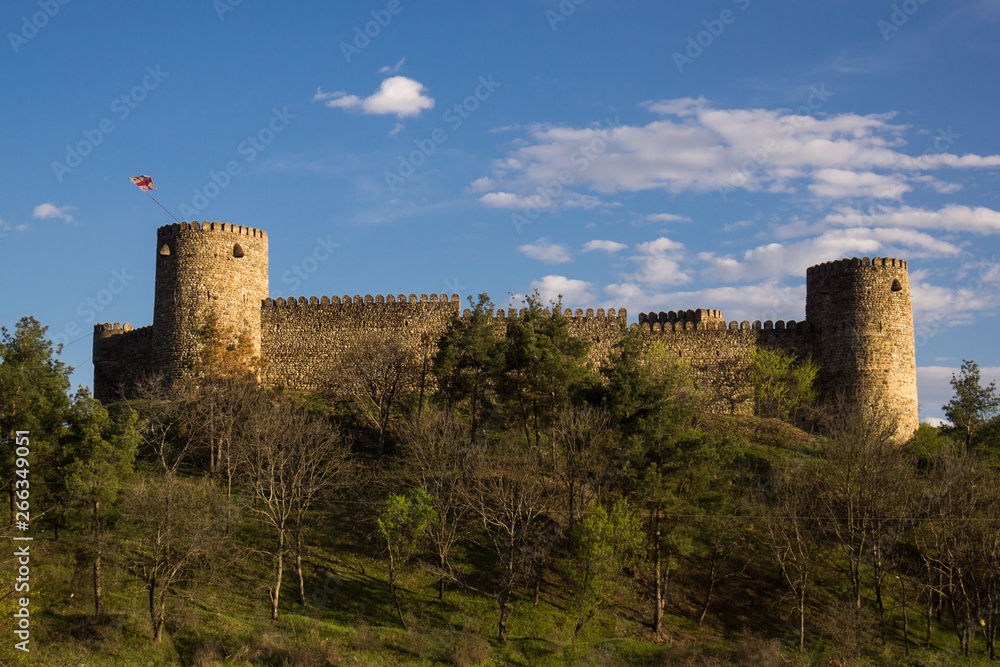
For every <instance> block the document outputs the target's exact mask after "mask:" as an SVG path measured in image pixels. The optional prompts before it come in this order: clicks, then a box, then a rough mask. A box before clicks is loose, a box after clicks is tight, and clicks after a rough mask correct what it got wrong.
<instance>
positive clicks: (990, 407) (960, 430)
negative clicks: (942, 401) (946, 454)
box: [942, 359, 1000, 451]
mask: <svg viewBox="0 0 1000 667" xmlns="http://www.w3.org/2000/svg"><path fill="white" fill-rule="evenodd" d="M951 387H952V389H954V390H955V396H954V397H953V398H952V399H951V400H950V401H948V403H947V404H946V405H944V406H943V407H942V409H943V410H944V416H945V417H946V418H947V419H948V421H950V422H951V423H952V426H951V427H949V428H947V429H945V432H946V433H951V434H954V435H957V436H958V437H960V438H961V439H962V441H963V442H965V448H966V449H967V450H969V451H972V449H973V447H974V446H975V445H976V444H978V442H979V440H980V436H982V435H984V434H985V432H986V429H985V428H984V427H985V426H986V425H987V424H989V423H990V421H992V420H993V418H994V417H996V415H997V413H998V412H1000V396H997V387H996V383H995V382H990V383H989V384H988V385H985V386H984V385H983V383H982V379H981V376H980V372H979V364H977V363H976V362H975V361H970V360H968V359H963V360H962V368H961V370H960V371H959V372H958V374H957V375H955V374H954V373H953V374H952V376H951Z"/></svg>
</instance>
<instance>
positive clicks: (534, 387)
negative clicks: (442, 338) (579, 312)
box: [497, 292, 590, 464]
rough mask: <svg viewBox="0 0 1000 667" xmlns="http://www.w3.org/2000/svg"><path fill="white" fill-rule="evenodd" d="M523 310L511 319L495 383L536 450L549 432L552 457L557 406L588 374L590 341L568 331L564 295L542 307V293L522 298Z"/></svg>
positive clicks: (510, 412)
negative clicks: (553, 429) (552, 428)
mask: <svg viewBox="0 0 1000 667" xmlns="http://www.w3.org/2000/svg"><path fill="white" fill-rule="evenodd" d="M524 304H525V308H524V309H523V313H524V314H523V315H521V316H520V317H518V318H510V319H508V321H507V332H506V335H505V337H504V340H503V350H504V354H503V360H504V366H503V369H502V372H501V373H500V374H499V375H498V377H497V388H498V393H499V394H500V397H501V399H502V400H503V402H504V405H505V406H506V409H507V412H508V413H509V414H511V415H512V416H513V417H514V421H515V423H516V424H517V425H518V426H519V427H520V429H521V430H522V432H523V433H524V436H525V440H527V441H528V442H529V443H532V444H533V446H534V447H535V450H536V451H539V452H540V451H542V449H543V438H544V437H545V435H547V436H548V440H549V443H550V445H551V448H552V451H551V454H552V460H553V464H554V463H555V456H556V453H555V444H554V440H553V437H552V435H553V434H552V433H551V427H552V424H553V422H554V419H555V417H556V415H557V413H558V411H559V410H560V409H562V408H564V407H565V406H566V405H567V404H568V403H569V399H570V396H571V392H573V390H574V388H576V387H577V386H579V385H580V384H581V383H582V382H583V379H584V377H586V375H587V368H586V363H587V352H588V349H589V346H590V345H589V342H588V341H587V340H586V339H584V338H580V337H575V336H572V335H570V330H569V324H570V321H569V318H567V317H566V316H565V315H564V314H563V313H562V301H561V300H560V301H557V302H553V303H551V304H550V306H551V311H550V310H549V309H548V308H544V307H543V304H542V301H541V299H540V297H539V296H538V293H537V292H536V293H535V294H532V295H528V296H527V297H525V299H524Z"/></svg>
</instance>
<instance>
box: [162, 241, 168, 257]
mask: <svg viewBox="0 0 1000 667" xmlns="http://www.w3.org/2000/svg"><path fill="white" fill-rule="evenodd" d="M160 254H161V255H169V254H170V246H169V245H167V244H166V243H164V244H163V247H161V248H160Z"/></svg>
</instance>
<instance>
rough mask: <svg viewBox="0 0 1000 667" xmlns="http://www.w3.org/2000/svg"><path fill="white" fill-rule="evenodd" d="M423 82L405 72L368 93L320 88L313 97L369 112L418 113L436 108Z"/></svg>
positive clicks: (331, 104)
mask: <svg viewBox="0 0 1000 667" xmlns="http://www.w3.org/2000/svg"><path fill="white" fill-rule="evenodd" d="M424 92H425V89H424V85H423V84H422V83H420V82H419V81H415V80H413V79H410V78H407V77H405V76H393V77H389V78H388V79H386V80H385V81H383V82H382V84H381V85H380V86H379V89H378V90H377V91H375V92H374V93H373V94H372V95H370V96H369V97H366V98H364V99H362V98H360V97H358V96H357V95H348V94H347V93H346V92H344V91H342V90H338V91H336V92H333V93H324V92H323V91H322V90H320V89H317V90H316V94H315V95H314V96H313V100H314V101H323V102H325V103H326V106H328V107H331V108H334V109H336V108H340V109H356V108H359V107H360V108H361V110H362V111H364V112H365V113H366V114H378V115H388V114H395V115H396V116H398V117H399V118H403V117H406V116H417V115H419V114H420V112H421V111H423V110H425V109H433V108H434V100H433V98H431V97H429V96H428V95H425V94H424Z"/></svg>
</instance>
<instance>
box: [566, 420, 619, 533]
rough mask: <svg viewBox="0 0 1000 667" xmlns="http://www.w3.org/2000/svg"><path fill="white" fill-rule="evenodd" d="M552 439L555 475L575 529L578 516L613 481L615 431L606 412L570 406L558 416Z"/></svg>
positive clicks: (571, 526)
mask: <svg viewBox="0 0 1000 667" xmlns="http://www.w3.org/2000/svg"><path fill="white" fill-rule="evenodd" d="M553 439H554V442H555V445H556V451H557V453H558V455H557V457H556V462H555V474H556V478H557V479H558V480H559V482H560V486H561V487H562V491H563V493H564V494H565V497H566V510H567V513H568V514H567V516H568V517H569V529H568V531H569V532H572V530H573V526H574V525H575V523H576V521H577V520H578V519H579V517H580V516H582V514H583V513H584V512H586V511H587V508H589V507H590V505H591V504H592V503H593V502H594V501H595V500H596V499H597V498H598V497H599V496H600V494H601V493H602V491H606V490H607V489H606V488H605V487H606V486H608V485H610V484H611V483H612V482H613V470H612V468H613V465H614V462H615V459H614V457H613V456H612V452H611V449H612V445H613V444H614V432H613V431H612V430H611V426H610V422H609V419H608V416H607V414H606V413H605V412H604V411H602V410H598V409H595V408H590V407H586V406H583V407H576V406H569V407H567V408H566V409H564V410H561V411H560V412H559V413H558V415H556V417H555V423H554V426H553Z"/></svg>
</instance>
